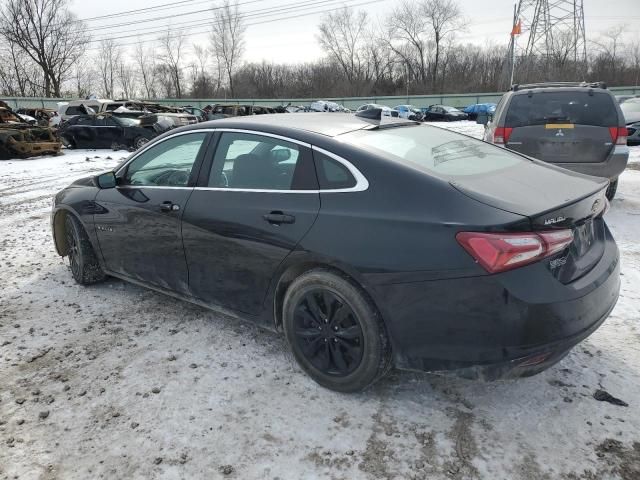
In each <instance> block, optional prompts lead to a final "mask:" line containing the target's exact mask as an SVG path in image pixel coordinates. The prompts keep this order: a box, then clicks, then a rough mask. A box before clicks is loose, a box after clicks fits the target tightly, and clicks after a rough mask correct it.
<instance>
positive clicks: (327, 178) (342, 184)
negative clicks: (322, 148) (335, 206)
mask: <svg viewBox="0 0 640 480" xmlns="http://www.w3.org/2000/svg"><path fill="white" fill-rule="evenodd" d="M313 159H314V161H315V164H316V170H317V172H318V182H319V184H320V189H321V190H341V189H344V188H353V187H355V186H356V179H355V178H354V177H353V175H352V174H351V172H350V171H349V169H348V168H347V167H346V166H344V165H343V164H342V163H340V162H338V161H337V160H334V159H333V158H331V157H329V156H328V155H325V154H324V153H321V152H318V151H317V150H314V152H313Z"/></svg>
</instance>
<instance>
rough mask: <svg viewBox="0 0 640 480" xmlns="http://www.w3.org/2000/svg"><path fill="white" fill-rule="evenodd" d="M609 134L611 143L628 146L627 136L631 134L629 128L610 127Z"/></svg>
mask: <svg viewBox="0 0 640 480" xmlns="http://www.w3.org/2000/svg"><path fill="white" fill-rule="evenodd" d="M609 133H610V134H611V141H612V142H613V143H615V144H616V145H626V144H627V134H628V133H629V131H628V130H627V127H609Z"/></svg>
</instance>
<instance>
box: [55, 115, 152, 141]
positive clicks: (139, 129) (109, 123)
mask: <svg viewBox="0 0 640 480" xmlns="http://www.w3.org/2000/svg"><path fill="white" fill-rule="evenodd" d="M141 123H142V122H141V121H140V119H135V118H122V117H117V116H115V115H112V114H108V113H103V114H98V115H78V116H76V117H73V118H72V119H71V120H69V121H68V122H65V123H64V124H63V125H62V126H61V127H60V130H59V132H58V134H59V135H60V139H61V140H62V143H64V145H65V147H67V148H111V149H112V150H121V149H127V150H137V149H139V148H141V147H142V146H143V145H144V144H146V143H147V142H148V141H149V140H151V139H152V138H153V137H155V136H156V133H155V132H154V131H153V130H150V129H149V128H144V127H143V126H141Z"/></svg>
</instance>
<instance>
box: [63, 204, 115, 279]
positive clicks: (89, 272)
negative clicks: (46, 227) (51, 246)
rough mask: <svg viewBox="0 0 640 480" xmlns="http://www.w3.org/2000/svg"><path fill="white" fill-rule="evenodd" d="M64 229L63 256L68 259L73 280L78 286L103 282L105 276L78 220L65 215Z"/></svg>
mask: <svg viewBox="0 0 640 480" xmlns="http://www.w3.org/2000/svg"><path fill="white" fill-rule="evenodd" d="M64 227H65V238H66V241H67V254H66V255H65V256H67V257H69V269H70V270H71V275H73V278H74V280H75V281H76V282H77V283H79V284H80V285H91V284H93V283H98V282H101V281H102V280H104V279H105V277H106V275H105V273H104V271H103V270H102V267H101V266H100V262H98V258H97V257H96V254H95V252H94V251H93V247H92V246H91V242H90V241H89V237H87V233H86V232H85V231H84V228H83V227H82V225H81V224H80V222H79V221H78V219H77V218H75V217H74V216H73V215H71V214H67V216H66V218H65V221H64Z"/></svg>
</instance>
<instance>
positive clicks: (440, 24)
mask: <svg viewBox="0 0 640 480" xmlns="http://www.w3.org/2000/svg"><path fill="white" fill-rule="evenodd" d="M421 10H422V14H423V15H424V18H425V20H426V22H427V23H428V24H429V25H430V27H431V30H432V32H433V42H434V45H435V56H434V59H433V68H432V69H431V84H432V87H433V89H434V91H436V90H437V80H438V70H439V68H440V61H441V58H442V47H443V42H444V41H445V40H448V37H449V36H451V35H452V34H453V33H455V32H457V31H460V30H462V29H463V28H464V20H463V19H462V14H461V13H460V7H458V4H457V3H456V2H455V0H425V1H424V2H423V3H422V4H421Z"/></svg>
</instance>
